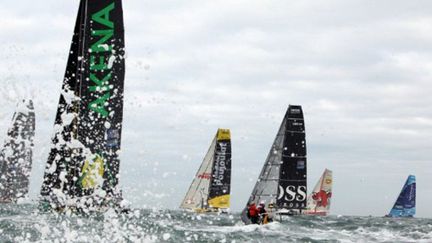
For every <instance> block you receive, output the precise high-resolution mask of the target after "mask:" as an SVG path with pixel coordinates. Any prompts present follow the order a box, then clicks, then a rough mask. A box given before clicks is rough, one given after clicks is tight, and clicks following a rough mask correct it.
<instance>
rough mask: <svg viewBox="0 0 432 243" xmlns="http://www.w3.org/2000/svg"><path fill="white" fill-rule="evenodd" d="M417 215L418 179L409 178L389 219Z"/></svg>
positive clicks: (411, 176)
mask: <svg viewBox="0 0 432 243" xmlns="http://www.w3.org/2000/svg"><path fill="white" fill-rule="evenodd" d="M415 213H416V178H415V176H413V175H410V176H408V179H407V180H406V182H405V185H404V186H403V187H402V191H401V193H400V194H399V197H398V198H397V200H396V202H395V204H394V205H393V208H392V209H391V210H390V213H389V214H388V215H386V216H388V217H414V215H415Z"/></svg>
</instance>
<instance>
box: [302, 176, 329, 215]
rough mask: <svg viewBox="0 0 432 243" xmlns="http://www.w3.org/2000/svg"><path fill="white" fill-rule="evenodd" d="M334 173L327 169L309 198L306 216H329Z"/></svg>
mask: <svg viewBox="0 0 432 243" xmlns="http://www.w3.org/2000/svg"><path fill="white" fill-rule="evenodd" d="M332 186H333V172H332V171H331V170H328V169H325V171H324V173H323V174H322V176H321V178H320V179H319V181H318V182H317V184H316V185H315V187H314V189H313V191H312V193H311V194H310V195H309V196H308V198H307V209H306V211H305V214H312V215H324V216H325V215H327V214H328V213H329V212H330V202H331V197H332Z"/></svg>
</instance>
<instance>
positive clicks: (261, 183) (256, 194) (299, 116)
mask: <svg viewBox="0 0 432 243" xmlns="http://www.w3.org/2000/svg"><path fill="white" fill-rule="evenodd" d="M261 202H263V203H265V204H266V205H268V204H270V203H272V204H275V205H276V207H277V209H278V210H281V209H286V210H291V209H304V208H305V206H306V139H305V128H304V120H303V111H302V108H301V106H296V105H289V107H288V110H287V111H286V113H285V116H284V118H283V120H282V123H281V125H280V127H279V130H278V133H277V134H276V138H275V139H274V141H273V144H272V147H271V149H270V152H269V154H268V156H267V159H266V160H265V162H264V166H263V168H262V170H261V173H260V175H259V177H258V180H257V182H256V184H255V186H254V189H253V190H252V193H251V196H250V197H249V200H248V205H249V204H251V203H254V204H258V203H261ZM246 214H247V205H246V207H245V209H244V210H243V212H242V220H243V222H244V223H246V224H249V223H250V220H249V219H248V218H247V216H246Z"/></svg>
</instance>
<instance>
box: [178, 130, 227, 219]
mask: <svg viewBox="0 0 432 243" xmlns="http://www.w3.org/2000/svg"><path fill="white" fill-rule="evenodd" d="M230 190H231V133H230V130H229V129H218V131H217V133H216V135H215V137H214V139H213V141H212V143H211V145H210V148H209V150H208V152H207V154H206V156H205V157H204V160H203V162H202V163H201V166H200V168H199V169H198V172H197V173H196V175H195V178H194V179H193V181H192V184H191V185H190V187H189V190H188V192H187V193H186V196H185V198H184V199H183V201H182V203H181V205H180V208H182V209H186V210H190V211H194V212H198V213H206V212H227V211H228V210H229V207H230Z"/></svg>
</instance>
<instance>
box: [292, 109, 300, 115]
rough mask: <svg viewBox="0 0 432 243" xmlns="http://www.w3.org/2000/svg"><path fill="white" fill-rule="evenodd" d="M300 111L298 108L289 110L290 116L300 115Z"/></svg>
mask: <svg viewBox="0 0 432 243" xmlns="http://www.w3.org/2000/svg"><path fill="white" fill-rule="evenodd" d="M300 113H301V111H300V109H298V108H291V114H300Z"/></svg>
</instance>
